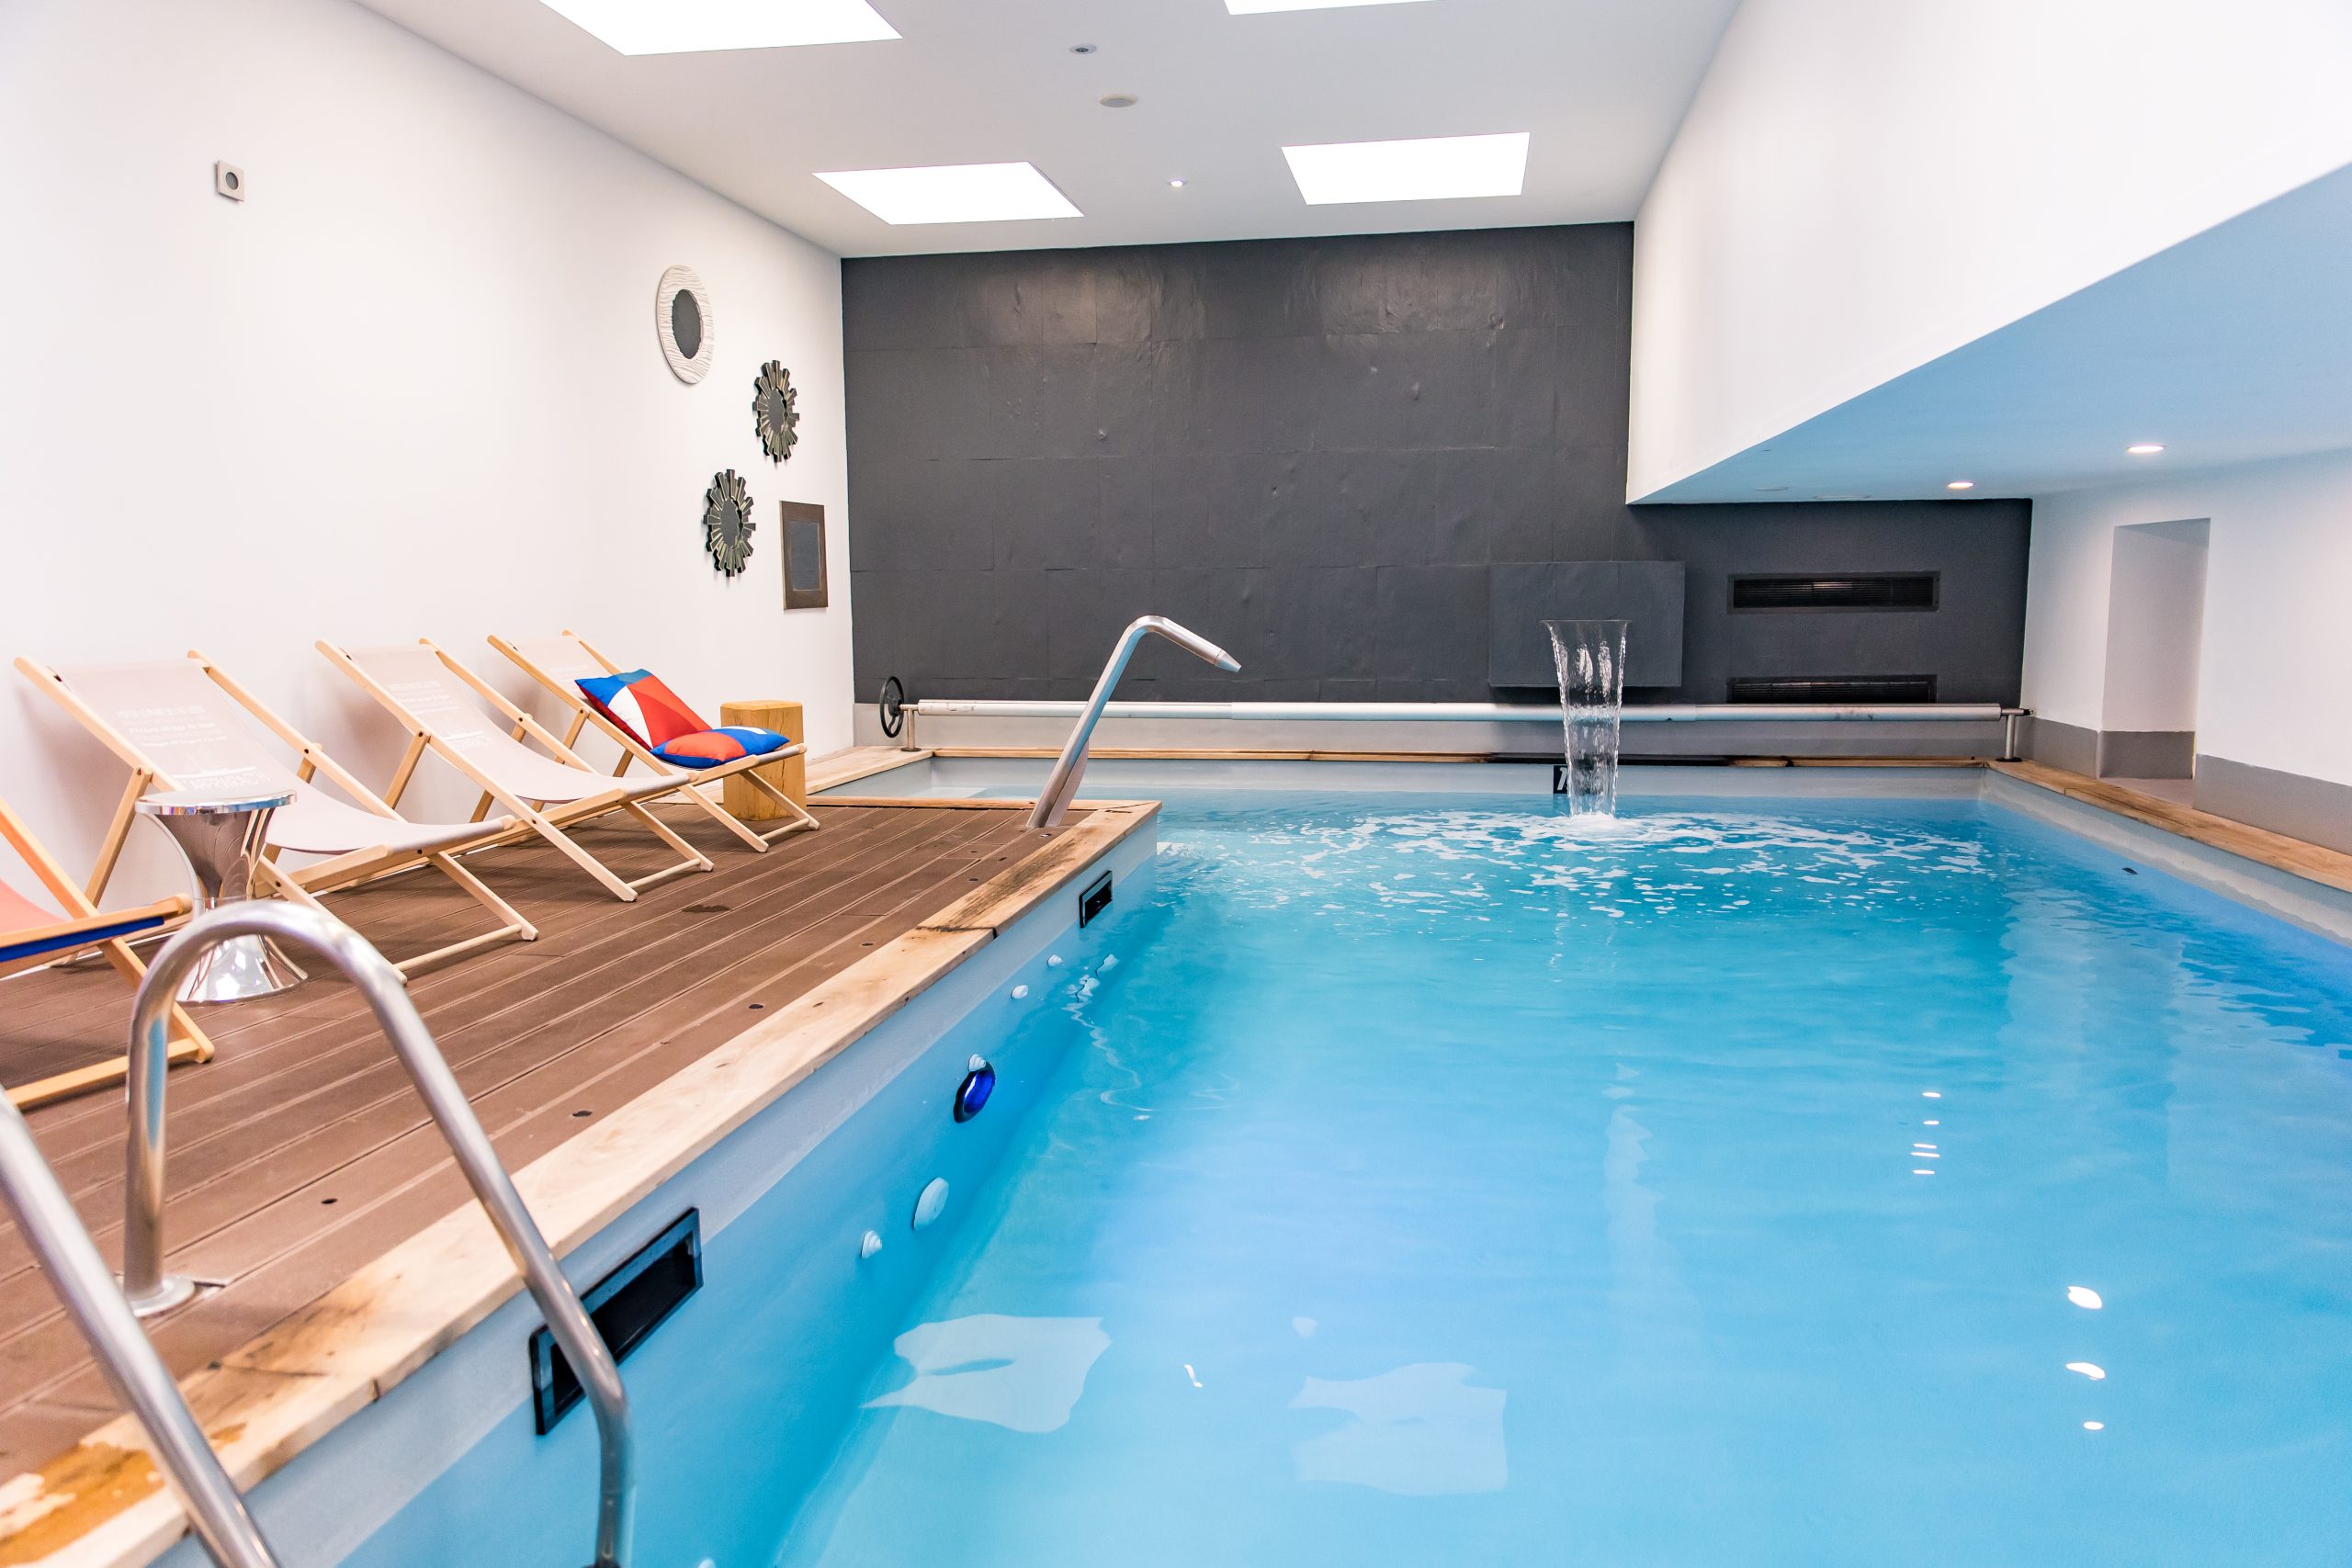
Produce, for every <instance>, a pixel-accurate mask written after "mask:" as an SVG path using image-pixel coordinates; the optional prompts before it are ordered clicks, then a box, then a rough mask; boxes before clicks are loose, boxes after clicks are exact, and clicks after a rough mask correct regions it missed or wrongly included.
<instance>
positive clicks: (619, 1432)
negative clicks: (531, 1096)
mask: <svg viewBox="0 0 2352 1568" xmlns="http://www.w3.org/2000/svg"><path fill="white" fill-rule="evenodd" d="M241 936H265V937H273V938H276V939H277V941H279V942H291V943H294V944H296V945H298V946H300V947H306V948H308V949H310V950H311V952H313V953H317V954H318V955H319V956H320V957H321V958H323V959H325V960H326V961H327V962H328V963H329V964H334V966H335V967H336V968H337V969H340V970H341V971H343V973H344V975H345V976H347V977H348V978H349V979H350V981H351V983H352V985H353V986H354V987H356V988H357V990H358V992H359V994H360V996H361V997H363V998H366V1000H367V1003H368V1008H369V1010H371V1011H373V1012H374V1013H375V1015H376V1021H377V1023H378V1025H379V1026H380V1027H381V1028H382V1030H383V1032H384V1034H385V1036H386V1038H388V1039H390V1041H391V1043H392V1050H393V1052H394V1053H395V1054H396V1055H398V1056H399V1057H400V1060H401V1066H404V1067H406V1068H407V1069H408V1075H409V1077H410V1078H412V1079H413V1081H414V1082H415V1084H416V1090H417V1094H418V1095H419V1097H420V1098H422V1099H423V1100H424V1108H425V1110H426V1111H430V1112H431V1113H432V1116H433V1120H434V1122H435V1123H436V1124H437V1125H438V1126H439V1127H440V1129H441V1135H442V1137H444V1138H445V1139H447V1141H448V1145H449V1150H450V1152H451V1153H452V1154H454V1155H455V1156H457V1159H458V1167H459V1168H460V1169H462V1170H464V1172H465V1173H466V1180H467V1182H468V1184H469V1185H470V1186H471V1187H472V1188H473V1190H474V1196H475V1197H476V1198H477V1199H479V1200H480V1201H481V1206H482V1208H483V1210H484V1211H485V1212H487V1213H488V1214H489V1215H490V1220H491V1224H492V1225H494V1226H495V1227H496V1228H497V1230H498V1234H499V1236H500V1238H501V1239H502V1240H503V1241H504V1242H505V1244H506V1250H507V1253H508V1255H509V1256H511V1257H512V1258H514V1259H515V1268H516V1269H519V1270H521V1272H522V1275H523V1280H524V1283H525V1284H526V1285H527V1286H528V1287H529V1289H530V1292H531V1298H532V1300H533V1301H535V1302H537V1303H538V1308H539V1311H540V1312H541V1313H542V1314H545V1315H546V1317H547V1320H548V1331H549V1332H550V1333H552V1334H553V1335H554V1337H555V1341H556V1343H557V1344H559V1345H560V1346H562V1347H563V1353H564V1355H565V1357H566V1358H568V1359H570V1361H571V1366H572V1368H573V1370H574V1371H577V1372H578V1373H579V1375H580V1383H581V1387H582V1389H584V1390H585V1391H586V1393H587V1396H588V1403H589V1405H590V1406H591V1408H593V1409H594V1412H595V1416H596V1434H597V1439H598V1445H599V1459H600V1476H601V1485H600V1488H599V1491H598V1495H597V1509H596V1559H595V1563H594V1568H619V1565H620V1564H621V1562H622V1561H623V1559H624V1558H625V1557H626V1556H627V1554H628V1550H629V1539H630V1533H631V1529H632V1527H633V1525H634V1519H635V1514H636V1505H637V1496H636V1484H635V1479H634V1475H633V1473H632V1468H633V1444H632V1441H631V1438H630V1432H629V1412H628V1393H627V1392H626V1391H625V1390H624V1389H623V1387H622V1386H621V1374H620V1369H619V1368H618V1367H617V1366H616V1365H615V1364H614V1362H613V1357H612V1352H611V1351H610V1350H609V1349H607V1348H605V1340H604V1337H603V1336H602V1335H600V1334H598V1333H597V1331H596V1326H595V1325H594V1323H593V1322H592V1321H591V1320H590V1318H589V1316H588V1313H587V1309H586V1308H584V1307H583V1306H582V1305H581V1303H580V1297H579V1295H578V1293H577V1292H574V1291H573V1290H572V1288H571V1281H570V1280H567V1279H565V1278H564V1274H563V1270H562V1269H561V1268H560V1266H559V1265H558V1264H557V1262H556V1260H555V1254H554V1253H553V1252H552V1251H550V1250H549V1249H548V1244H547V1238H546V1237H545V1236H544V1235H540V1233H539V1227H538V1223H537V1221H535V1220H533V1219H532V1218H531V1212H530V1210H529V1209H527V1208H526V1207H525V1206H524V1203H523V1197H522V1194H521V1193H519V1192H517V1191H516V1190H515V1181H514V1179H513V1178H512V1177H511V1176H509V1175H508V1174H507V1172H506V1168H505V1167H504V1166H503V1165H502V1164H500V1163H499V1159H498V1154H497V1151H496V1150H495V1149H494V1148H492V1145H491V1142H490V1134H487V1133H485V1132H483V1131H482V1126H481V1122H480V1121H479V1120H478V1119H477V1118H476V1117H475V1115H474V1112H473V1107H472V1106H471V1105H470V1104H469V1103H468V1102H467V1100H466V1094H465V1090H464V1089H461V1088H459V1087H458V1079H457V1075H455V1074H454V1073H452V1072H451V1071H450V1070H449V1064H448V1063H447V1061H446V1060H444V1059H443V1057H442V1055H441V1050H440V1047H439V1046H437V1045H435V1043H433V1036H432V1034H431V1032H428V1031H427V1030H426V1029H425V1027H424V1020H423V1019H422V1018H420V1017H418V1016H417V1011H416V1004H415V1003H414V1002H413V1001H411V1000H409V996H408V990H407V987H405V986H404V985H403V983H402V982H401V974H400V971H399V970H397V969H395V968H393V967H392V965H391V964H390V963H389V962H388V961H387V960H386V959H385V957H384V955H383V954H382V953H378V952H377V951H376V950H375V949H374V948H373V947H371V946H369V945H368V942H367V941H366V940H365V939H364V938H362V937H361V936H360V935H359V933H358V932H356V931H353V930H352V929H351V928H350V927H348V926H346V925H345V924H343V922H341V921H340V920H337V919H334V918H333V917H332V916H328V915H323V914H321V913H320V912H319V911H317V910H315V909H308V908H302V907H300V905H294V904H278V903H270V904H260V903H250V904H232V905H229V906H226V907H224V908H219V909H215V910H212V911H210V912H209V913H207V914H204V915H201V916H199V917H198V918H197V919H194V920H191V921H190V922H189V923H188V925H187V929H186V930H184V931H181V932H180V933H179V934H178V935H177V936H175V937H174V938H173V939H172V940H171V941H170V942H166V943H164V949H163V951H162V952H161V953H157V954H156V956H155V962H154V964H153V965H152V966H151V967H150V968H149V969H148V971H147V977H146V979H145V980H144V981H143V982H142V983H141V985H140V987H139V999H138V1001H137V1003H136V1004H135V1006H134V1007H133V1009H132V1012H131V1023H130V1140H129V1143H128V1145H126V1149H125V1156H124V1158H125V1176H126V1178H127V1190H126V1196H125V1205H126V1206H125V1211H124V1214H123V1252H122V1261H123V1269H122V1282H123V1290H124V1293H125V1294H126V1295H127V1296H129V1297H130V1304H131V1307H132V1309H133V1310H134V1311H136V1312H138V1313H139V1314H141V1315H142V1316H143V1315H146V1314H152V1313H155V1312H160V1311H162V1310H163V1309H164V1307H166V1306H169V1305H172V1304H174V1303H177V1302H180V1301H184V1300H186V1299H187V1295H188V1293H189V1291H190V1287H189V1286H188V1285H187V1283H186V1282H185V1281H178V1280H170V1279H167V1278H166V1277H165V1276H164V1068H165V1066H166V1063H165V1056H164V1052H165V1049H166V1046H167V1044H168V1040H167V1036H168V1033H169V1020H170V1017H171V1004H172V998H173V997H174V995H175V994H176V993H177V991H178V989H179V986H180V982H181V980H183V979H184V978H186V976H187V973H188V971H189V970H190V969H191V968H193V967H194V966H195V964H196V963H197V961H198V959H199V958H201V957H203V955H204V954H205V953H207V952H208V951H209V950H210V949H212V948H213V947H216V946H218V945H219V944H220V943H221V942H227V941H229V940H231V939H232V938H234V937H241Z"/></svg>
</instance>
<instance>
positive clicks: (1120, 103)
mask: <svg viewBox="0 0 2352 1568" xmlns="http://www.w3.org/2000/svg"><path fill="white" fill-rule="evenodd" d="M1094 101H1095V102H1096V103H1098V104H1101V105H1102V106H1103V107H1104V108H1106V109H1131V108H1133V107H1136V103H1137V102H1138V101H1139V100H1138V99H1137V98H1136V96H1135V95H1134V94H1133V93H1105V94H1103V96H1101V97H1099V98H1097V99H1095V100H1094Z"/></svg>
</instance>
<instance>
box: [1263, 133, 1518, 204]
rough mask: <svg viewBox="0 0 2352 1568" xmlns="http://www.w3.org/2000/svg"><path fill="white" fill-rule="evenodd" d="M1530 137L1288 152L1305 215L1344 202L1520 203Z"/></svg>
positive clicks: (1340, 145) (1346, 144) (1350, 144)
mask: <svg viewBox="0 0 2352 1568" xmlns="http://www.w3.org/2000/svg"><path fill="white" fill-rule="evenodd" d="M1527 141H1528V133H1527V132H1526V131H1523V130H1520V131H1513V132H1511V133H1510V134H1509V135H1505V136H1433V137H1427V138H1424V139H1421V140H1419V141H1339V142H1331V143H1329V144H1327V145H1323V146H1318V147H1285V148H1283V157H1285V158H1287V159H1289V160H1290V173H1291V177H1292V178H1293V179H1295V180H1296V181H1297V182H1298V194H1299V195H1301V196H1303V197H1306V204H1307V205H1308V206H1309V207H1329V206H1331V205H1333V204H1335V203H1339V202H1349V201H1441V200H1446V199H1450V198H1453V197H1473V196H1517V195H1519V194H1520V192H1521V190H1522V189H1523V188H1525V186H1526V184H1527Z"/></svg>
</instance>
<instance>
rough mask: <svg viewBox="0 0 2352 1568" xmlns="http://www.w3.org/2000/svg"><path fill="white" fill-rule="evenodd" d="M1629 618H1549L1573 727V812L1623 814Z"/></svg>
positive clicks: (1565, 720) (1563, 705) (1565, 713)
mask: <svg viewBox="0 0 2352 1568" xmlns="http://www.w3.org/2000/svg"><path fill="white" fill-rule="evenodd" d="M1625 626H1626V623H1625V622H1623V621H1546V622H1544V630H1545V631H1547V632H1549V633H1551V634H1552V661H1553V664H1554V666H1555V668H1556V669H1557V670H1558V671H1559V672H1560V720H1561V723H1562V724H1563V725H1564V726H1565V727H1566V731H1567V766H1566V785H1567V788H1566V795H1567V797H1568V815H1569V816H1571V817H1614V816H1615V815H1617V741H1618V730H1619V727H1620V724H1621V722H1622V720H1623V715H1624V708H1625Z"/></svg>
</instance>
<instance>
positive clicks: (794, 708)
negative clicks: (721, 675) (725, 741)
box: [718, 702, 809, 822]
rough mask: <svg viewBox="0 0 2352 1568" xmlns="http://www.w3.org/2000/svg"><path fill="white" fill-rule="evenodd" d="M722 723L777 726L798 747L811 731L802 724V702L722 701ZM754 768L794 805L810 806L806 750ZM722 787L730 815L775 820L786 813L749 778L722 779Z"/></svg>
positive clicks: (720, 710) (749, 818)
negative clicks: (788, 796) (789, 798)
mask: <svg viewBox="0 0 2352 1568" xmlns="http://www.w3.org/2000/svg"><path fill="white" fill-rule="evenodd" d="M718 722H719V723H720V724H721V725H722V726H723V725H729V724H742V725H749V726H751V727H752V728H755V729H773V730H775V732H776V733H777V734H779V735H782V736H786V737H787V738H789V739H791V740H792V742H793V744H795V745H797V746H805V745H807V744H808V741H809V735H808V732H807V730H805V729H804V728H802V727H801V720H800V705H799V704H798V703H783V702H754V703H721V704H719V705H718ZM752 772H754V773H758V774H759V775H760V776H761V777H762V778H763V779H765V780H767V781H768V783H770V784H774V785H775V786H776V788H778V789H780V790H782V791H784V793H785V794H786V795H790V796H791V797H792V800H793V804H794V805H796V806H798V807H803V808H804V809H805V808H806V807H807V806H808V805H809V758H808V754H807V753H806V752H803V753H802V754H801V755H799V756H797V757H786V758H785V759H784V760H783V761H775V762H765V763H763V764H761V765H760V766H759V767H757V768H754V769H753V770H752ZM719 788H720V790H721V792H722V795H721V800H720V804H722V805H724V806H725V807H727V809H728V811H729V813H730V814H732V815H734V816H736V817H740V818H742V819H743V820H744V821H746V822H772V821H774V820H775V818H779V817H782V816H784V815H786V813H785V809H784V807H781V806H778V805H777V804H776V803H775V800H774V799H773V798H772V797H770V795H768V793H767V792H766V791H765V790H763V789H760V788H758V787H757V786H755V785H754V784H752V781H751V780H749V779H746V778H741V777H737V778H730V779H721V780H720V781H719Z"/></svg>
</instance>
